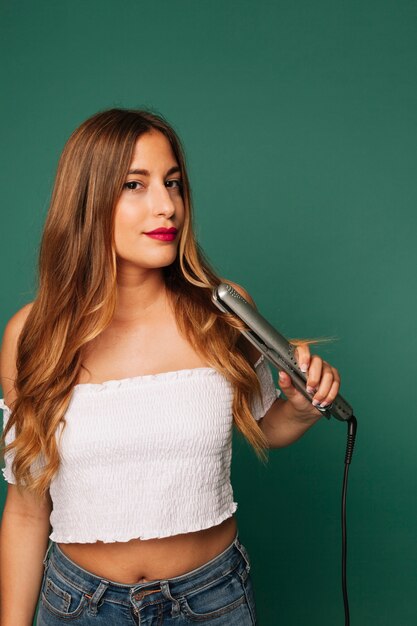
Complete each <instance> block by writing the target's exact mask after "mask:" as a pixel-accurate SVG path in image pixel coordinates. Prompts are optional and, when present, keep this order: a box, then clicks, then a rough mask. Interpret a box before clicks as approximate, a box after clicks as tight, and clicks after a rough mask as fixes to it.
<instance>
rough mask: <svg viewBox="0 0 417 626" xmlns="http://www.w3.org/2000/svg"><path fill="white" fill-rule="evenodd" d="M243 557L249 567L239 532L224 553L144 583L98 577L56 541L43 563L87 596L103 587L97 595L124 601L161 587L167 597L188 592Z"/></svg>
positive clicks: (225, 571)
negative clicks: (75, 560) (179, 573)
mask: <svg viewBox="0 0 417 626" xmlns="http://www.w3.org/2000/svg"><path fill="white" fill-rule="evenodd" d="M242 559H243V560H244V565H245V567H248V568H249V560H248V555H247V552H246V549H245V548H244V547H243V546H242V544H241V542H240V539H239V533H238V532H236V536H235V538H234V540H233V541H232V543H231V544H230V545H229V546H228V547H227V548H225V550H223V552H221V553H220V554H218V555H217V556H215V557H214V558H213V559H211V560H210V561H208V562H206V563H204V564H203V565H201V566H199V567H197V568H195V569H193V570H191V571H189V572H186V573H185V574H181V575H180V576H174V577H173V578H163V579H162V578H161V579H158V580H153V581H148V582H144V583H136V584H124V583H118V582H116V581H112V580H109V579H106V578H104V577H101V576H97V575H96V574H93V573H92V572H89V571H88V570H85V569H84V568H82V567H80V566H79V565H77V564H76V563H74V561H72V560H71V559H70V558H69V557H67V556H66V555H65V554H64V553H63V552H62V550H61V549H60V547H59V546H58V544H57V543H55V542H52V545H51V546H50V548H48V550H47V553H46V555H45V559H44V565H45V569H46V567H47V565H48V562H49V561H51V563H52V565H53V567H54V568H55V569H56V571H57V572H58V573H60V574H61V576H63V577H64V578H66V579H67V580H69V581H71V583H72V584H73V585H75V586H76V587H77V588H78V589H80V590H81V591H82V592H84V593H85V594H86V595H87V596H89V597H91V596H93V595H96V592H97V591H98V589H99V588H100V590H102V592H101V593H100V595H102V593H103V592H104V591H105V592H106V599H107V600H109V601H112V600H113V601H115V602H120V603H122V604H124V603H129V600H130V598H131V597H133V596H134V597H135V598H142V597H143V596H146V597H147V599H151V597H150V595H148V594H149V593H150V592H152V591H153V590H155V591H156V592H160V591H161V589H162V591H163V595H164V596H168V597H170V593H169V592H170V591H171V592H172V594H173V595H174V596H177V595H180V594H182V593H187V592H188V591H190V590H191V589H197V588H198V587H199V584H200V583H201V584H204V583H205V582H207V579H210V580H215V579H216V578H219V577H220V576H223V575H224V574H226V573H228V572H229V571H231V570H233V569H234V568H235V567H237V566H238V564H239V562H241V561H242Z"/></svg>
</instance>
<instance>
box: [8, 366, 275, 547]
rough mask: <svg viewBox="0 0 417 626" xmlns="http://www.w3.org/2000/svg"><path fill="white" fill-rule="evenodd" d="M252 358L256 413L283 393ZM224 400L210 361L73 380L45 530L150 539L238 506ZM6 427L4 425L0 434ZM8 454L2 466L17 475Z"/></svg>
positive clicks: (87, 539)
mask: <svg viewBox="0 0 417 626" xmlns="http://www.w3.org/2000/svg"><path fill="white" fill-rule="evenodd" d="M254 367H255V371H256V373H257V375H258V378H259V381H260V383H261V389H262V401H260V400H258V398H257V397H255V400H254V403H253V405H252V407H251V408H252V413H253V416H254V418H255V419H256V420H259V419H260V418H261V417H263V415H264V414H265V413H266V411H267V410H268V409H269V408H270V406H271V405H272V403H273V402H274V400H275V399H276V398H277V397H279V396H280V394H281V392H280V390H279V389H276V388H275V385H274V381H273V377H272V373H271V370H270V368H269V366H268V364H267V361H266V360H265V359H264V356H263V355H262V356H261V357H260V359H258V361H257V362H256V364H255V366H254ZM232 400H233V387H232V385H231V383H229V381H228V380H227V379H226V378H225V377H224V376H223V375H222V374H220V373H219V372H217V370H215V369H214V368H211V367H198V368H194V369H183V370H177V371H172V372H162V373H160V374H149V375H144V376H135V377H132V378H124V379H120V380H109V381H106V382H104V383H82V384H78V385H75V386H74V388H73V392H72V395H71V399H70V403H69V405H68V409H67V412H66V414H65V420H66V423H67V425H66V427H65V429H64V433H63V435H62V439H61V444H60V456H61V466H60V469H59V471H58V472H57V474H56V475H55V476H54V478H53V480H52V482H51V484H50V496H51V500H52V511H51V516H50V523H51V526H52V533H51V534H50V535H49V538H50V539H51V540H52V541H55V542H60V543H72V542H75V543H94V542H96V541H103V542H105V543H111V542H115V541H129V540H130V539H133V538H141V539H151V538H157V537H167V536H170V535H176V534H180V533H187V532H193V531H197V530H202V529H204V528H209V527H211V526H215V525H217V524H220V523H221V522H222V521H223V520H225V519H226V518H227V517H230V516H231V515H232V514H233V513H234V512H235V511H236V509H237V502H234V501H233V490H232V486H231V483H230V466H231V454H232V424H233V416H232ZM0 408H2V409H3V428H4V427H5V426H6V423H7V419H8V417H9V416H10V409H9V408H8V407H7V406H6V404H5V403H4V401H3V400H0ZM60 427H61V428H62V424H60ZM57 430H60V429H57ZM57 434H58V433H57ZM14 436H15V434H14V428H12V429H11V430H10V432H9V433H8V436H7V438H6V443H7V444H8V443H10V441H11V440H12V439H13V437H14ZM12 454H13V450H12V451H10V452H9V453H8V454H6V455H5V459H4V460H5V467H4V468H2V472H3V476H4V478H5V480H6V481H7V482H9V483H12V484H15V483H16V480H15V477H14V475H13V473H12V471H11V463H12V460H13V459H12ZM38 461H39V459H37V462H36V463H35V464H33V465H32V469H33V471H36V470H37V468H39V467H41V463H40V462H38Z"/></svg>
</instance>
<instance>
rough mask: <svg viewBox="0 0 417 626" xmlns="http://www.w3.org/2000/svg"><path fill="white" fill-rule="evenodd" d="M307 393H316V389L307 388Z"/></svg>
mask: <svg viewBox="0 0 417 626" xmlns="http://www.w3.org/2000/svg"><path fill="white" fill-rule="evenodd" d="M307 393H314V388H313V387H310V385H308V386H307Z"/></svg>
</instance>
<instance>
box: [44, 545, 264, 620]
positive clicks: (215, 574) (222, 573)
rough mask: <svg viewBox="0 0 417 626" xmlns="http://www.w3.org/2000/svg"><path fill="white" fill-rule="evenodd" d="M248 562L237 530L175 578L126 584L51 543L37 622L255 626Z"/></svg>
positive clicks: (46, 560)
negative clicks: (81, 564) (226, 543)
mask: <svg viewBox="0 0 417 626" xmlns="http://www.w3.org/2000/svg"><path fill="white" fill-rule="evenodd" d="M249 570H250V561H249V557H248V553H247V551H246V548H245V547H244V546H243V545H242V544H241V543H240V541H239V537H238V533H236V537H235V539H234V540H233V542H232V543H231V544H230V545H229V547H228V548H226V549H225V550H224V551H223V552H221V553H220V554H218V555H217V556H216V557H215V558H214V559H211V560H210V561H208V562H207V563H204V564H203V565H201V566H200V567H197V568H196V569H193V570H191V571H190V572H187V573H186V574H182V575H181V576H175V577H174V578H165V579H160V580H153V581H151V582H146V583H137V584H134V585H126V584H121V583H117V582H114V581H111V580H106V579H104V578H101V577H100V576H96V575H95V574H92V573H91V572H88V571H87V570H85V569H83V568H82V567H79V566H78V565H77V564H76V563H74V562H73V561H72V560H71V559H69V558H68V557H67V556H65V555H64V553H63V552H62V550H60V548H59V546H58V545H57V544H56V543H55V542H52V544H51V546H50V548H49V549H48V551H47V553H46V555H45V559H44V574H43V579H42V587H41V593H40V601H39V605H38V615H37V620H36V626H58V625H59V624H61V625H62V624H65V623H66V624H70V623H71V624H74V626H76V625H78V624H79V625H80V626H81V625H82V626H84V625H91V626H92V625H93V624H94V625H95V626H104V625H106V626H112V625H117V626H123V625H124V624H125V625H126V626H127V625H128V624H129V625H130V626H139V625H140V626H160V625H162V624H164V625H168V626H184V625H185V624H196V623H203V622H204V623H207V624H213V625H215V626H226V625H227V626H256V623H257V622H256V610H255V598H254V593H253V587H252V580H251V576H250V573H249Z"/></svg>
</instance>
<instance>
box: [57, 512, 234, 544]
mask: <svg viewBox="0 0 417 626" xmlns="http://www.w3.org/2000/svg"><path fill="white" fill-rule="evenodd" d="M237 506H238V503H237V502H232V504H231V505H230V506H229V507H228V508H227V509H226V510H225V512H224V513H222V514H221V515H219V516H218V517H216V518H214V517H212V518H209V519H206V520H205V521H204V522H202V523H200V524H194V525H192V526H189V527H187V528H184V526H181V528H174V529H173V528H170V529H166V530H165V531H163V532H160V533H155V532H152V531H145V532H143V533H140V534H138V535H135V534H132V533H131V532H130V533H129V534H123V535H120V534H119V535H117V533H115V532H112V534H111V537H110V536H109V535H101V534H100V535H99V536H97V534H94V533H93V534H91V533H90V534H84V535H82V534H80V533H77V535H76V536H73V535H60V534H59V533H58V532H55V531H52V533H51V534H50V535H49V539H51V540H52V541H55V542H58V543H95V542H96V541H102V542H103V543H115V542H116V541H121V542H123V543H125V542H127V541H131V539H162V538H163V537H170V536H171V535H176V534H180V533H181V534H182V533H192V532H194V531H197V530H205V529H206V528H211V527H212V526H217V524H220V523H221V522H223V521H224V520H225V519H227V518H228V517H231V516H232V515H233V513H234V512H235V511H236V509H237Z"/></svg>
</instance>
